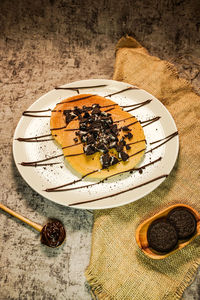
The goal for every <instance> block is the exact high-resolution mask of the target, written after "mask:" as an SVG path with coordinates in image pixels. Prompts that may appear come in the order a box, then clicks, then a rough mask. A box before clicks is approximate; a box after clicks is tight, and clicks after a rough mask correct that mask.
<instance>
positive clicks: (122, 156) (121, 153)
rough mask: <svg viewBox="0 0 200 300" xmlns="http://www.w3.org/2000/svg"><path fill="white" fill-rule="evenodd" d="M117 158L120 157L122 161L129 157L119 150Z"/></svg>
mask: <svg viewBox="0 0 200 300" xmlns="http://www.w3.org/2000/svg"><path fill="white" fill-rule="evenodd" d="M119 158H121V159H122V161H127V160H128V158H129V155H128V154H127V153H126V152H124V151H121V152H120V153H119Z"/></svg>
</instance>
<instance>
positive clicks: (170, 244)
mask: <svg viewBox="0 0 200 300" xmlns="http://www.w3.org/2000/svg"><path fill="white" fill-rule="evenodd" d="M147 240H148V243H149V247H151V248H152V249H154V250H156V251H158V252H163V253H166V252H170V251H171V250H173V249H174V248H175V247H176V245H177V243H178V234H177V232H176V229H175V228H174V226H173V225H172V224H171V223H170V222H168V221H167V220H165V219H163V218H160V219H157V220H156V221H154V222H152V223H151V224H150V226H149V228H148V231H147Z"/></svg>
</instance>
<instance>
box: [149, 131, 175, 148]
mask: <svg viewBox="0 0 200 300" xmlns="http://www.w3.org/2000/svg"><path fill="white" fill-rule="evenodd" d="M177 135H178V131H175V132H174V133H172V134H170V135H168V136H166V137H165V138H164V139H160V140H157V141H155V142H152V143H150V144H151V145H152V144H156V143H159V142H161V141H164V142H163V143H161V144H159V145H157V146H156V147H154V148H152V149H150V150H148V151H147V152H146V153H149V152H152V151H153V150H155V149H157V148H159V147H161V146H162V145H164V144H165V143H167V142H168V141H170V140H171V139H172V138H174V137H175V136H177Z"/></svg>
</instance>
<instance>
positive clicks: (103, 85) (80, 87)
mask: <svg viewBox="0 0 200 300" xmlns="http://www.w3.org/2000/svg"><path fill="white" fill-rule="evenodd" d="M105 86H107V84H100V85H90V86H76V87H59V86H58V87H57V86H56V87H55V90H72V91H78V90H81V89H92V88H99V87H105Z"/></svg>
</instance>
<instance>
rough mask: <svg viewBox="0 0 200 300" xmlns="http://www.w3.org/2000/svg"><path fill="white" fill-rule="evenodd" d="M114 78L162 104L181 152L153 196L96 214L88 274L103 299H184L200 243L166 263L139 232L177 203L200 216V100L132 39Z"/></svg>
mask: <svg viewBox="0 0 200 300" xmlns="http://www.w3.org/2000/svg"><path fill="white" fill-rule="evenodd" d="M113 79H115V80H119V81H124V82H128V83H131V84H133V85H136V86H138V87H139V88H142V89H144V90H146V91H148V92H150V93H151V94H153V95H154V96H156V97H157V98H158V99H159V100H160V101H162V103H163V104H164V105H165V106H166V107H167V109H168V110H169V111H170V113H171V114H172V116H173V118H174V120H175V122H176V125H177V127H178V131H179V138H180V151H179V157H178V160H177V162H176V164H175V167H174V169H173V171H172V172H171V174H170V175H169V176H168V178H167V179H166V180H165V181H164V183H162V184H161V186H159V187H158V188H157V189H156V190H155V191H153V192H152V193H150V194H149V195H148V196H146V197H144V198H143V199H140V200H138V201H136V202H134V203H132V204H129V205H125V206H122V207H118V208H113V209H106V210H98V211H94V228H93V235H92V250H91V251H92V252H91V258H90V264H89V266H88V268H87V270H86V272H85V275H86V278H87V280H88V282H89V284H90V286H91V289H92V293H93V296H94V297H96V298H97V299H114V300H119V299H120V300H126V299H130V300H133V299H134V300H135V299H136V300H140V299H141V300H147V299H151V300H157V299H158V300H161V299H180V298H181V296H182V294H183V291H184V289H185V288H186V287H187V286H188V285H189V284H190V283H191V281H192V279H193V278H194V275H195V273H196V269H197V267H198V264H199V263H200V239H199V238H198V237H197V238H196V239H195V240H194V241H193V242H192V243H191V244H190V245H189V246H187V247H185V248H184V249H182V250H181V251H178V252H177V253H176V254H173V255H171V256H169V257H168V258H166V259H164V260H153V259H150V258H148V257H147V256H145V255H144V254H143V253H142V252H141V251H140V250H139V248H138V246H137V244H136V241H135V230H136V228H137V226H138V225H139V224H140V223H141V222H142V221H143V220H145V219H146V218H148V217H150V216H152V215H153V214H155V213H156V212H158V211H159V210H161V209H164V208H166V207H167V206H169V205H172V204H175V203H185V204H189V205H191V206H193V207H194V208H195V209H196V210H197V211H199V212H200V196H199V192H200V180H199V179H200V178H199V170H200V146H199V127H198V125H199V120H200V109H199V104H200V102H199V98H200V97H199V96H198V95H197V94H195V93H194V92H193V90H192V87H191V86H190V85H189V84H188V83H187V82H186V81H185V80H184V79H181V78H179V77H178V75H177V72H176V70H175V68H174V66H173V65H171V64H169V63H168V62H166V61H163V60H160V59H159V58H157V57H155V56H151V55H150V54H149V53H148V51H147V50H146V49H145V48H143V47H142V46H141V45H140V44H139V43H138V42H137V41H136V40H134V39H133V38H131V37H125V38H122V39H121V40H120V41H119V42H118V44H117V53H116V64H115V72H114V76H113Z"/></svg>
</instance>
